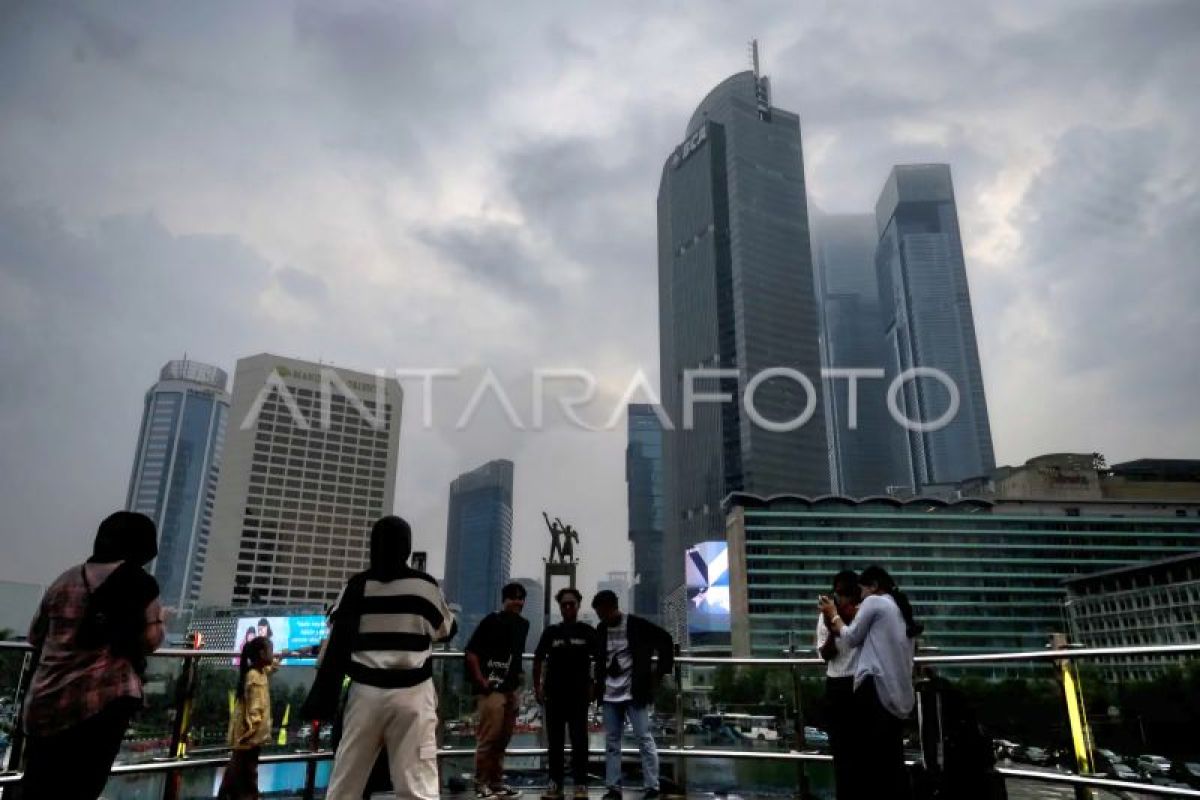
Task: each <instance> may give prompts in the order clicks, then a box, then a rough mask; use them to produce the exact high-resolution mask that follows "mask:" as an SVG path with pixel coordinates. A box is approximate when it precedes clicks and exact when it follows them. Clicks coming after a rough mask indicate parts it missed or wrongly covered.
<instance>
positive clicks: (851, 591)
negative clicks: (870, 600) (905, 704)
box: [816, 570, 862, 800]
mask: <svg viewBox="0 0 1200 800" xmlns="http://www.w3.org/2000/svg"><path fill="white" fill-rule="evenodd" d="M833 600H834V603H835V604H836V605H837V613H838V616H839V617H840V618H841V619H842V621H843V622H845V623H847V624H849V623H851V622H853V621H854V615H855V613H856V612H857V610H858V604H859V602H860V601H861V600H862V589H861V588H860V587H859V585H858V575H856V574H855V573H854V572H853V571H851V570H844V571H842V572H839V573H838V574H837V575H835V576H834V578H833ZM816 643H817V652H818V653H819V654H820V656H821V658H823V659H824V660H825V708H826V714H827V719H828V723H827V725H826V729H827V730H828V731H829V744H830V746H831V749H832V750H833V774H834V781H835V784H834V785H835V786H836V788H837V800H855V798H857V794H856V793H855V790H854V781H855V779H856V777H857V774H856V773H857V770H856V769H855V766H854V756H855V747H854V739H855V735H854V731H855V728H856V726H855V724H854V671H855V669H856V668H857V666H858V653H859V648H857V647H851V646H850V645H848V644H847V643H846V640H845V639H844V638H842V637H841V636H838V635H837V634H835V633H834V632H833V631H832V630H831V629H830V627H829V621H828V620H827V619H826V618H825V615H824V614H820V615H818V616H817V638H816Z"/></svg>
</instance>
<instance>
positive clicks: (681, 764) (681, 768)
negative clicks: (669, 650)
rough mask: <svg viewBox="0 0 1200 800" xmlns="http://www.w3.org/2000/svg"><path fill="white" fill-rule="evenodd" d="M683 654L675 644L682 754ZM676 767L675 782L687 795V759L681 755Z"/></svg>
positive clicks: (678, 742) (678, 744) (678, 736)
mask: <svg viewBox="0 0 1200 800" xmlns="http://www.w3.org/2000/svg"><path fill="white" fill-rule="evenodd" d="M682 654H683V649H682V648H681V647H680V646H679V643H678V642H676V643H675V668H674V670H673V671H672V676H671V677H672V678H673V679H674V681H675V748H676V749H677V750H679V752H680V753H682V752H683V745H684V742H685V739H684V732H683V728H684V722H683V665H682V664H680V663H679V656H681V655H682ZM676 765H677V766H676V767H675V782H676V783H678V784H679V788H680V789H682V790H683V792H684V794H686V793H687V759H686V758H684V757H683V756H682V755H680V756H679V757H678V758H677V759H676Z"/></svg>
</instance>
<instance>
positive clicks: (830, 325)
mask: <svg viewBox="0 0 1200 800" xmlns="http://www.w3.org/2000/svg"><path fill="white" fill-rule="evenodd" d="M812 220H813V254H814V256H815V259H816V274H817V294H818V298H817V299H818V306H819V308H820V312H821V366H822V367H823V368H826V369H833V370H837V369H841V370H847V369H851V370H862V369H875V370H878V369H882V368H883V366H884V364H885V358H884V352H885V351H884V347H883V316H882V315H881V313H880V310H879V287H878V282H877V279H876V275H875V248H876V244H877V243H878V240H879V236H878V233H877V232H876V228H875V218H874V217H873V216H872V215H870V214H820V213H817V214H814V215H813V217H812ZM886 389H887V385H886V384H885V383H884V382H883V381H882V380H879V379H878V378H876V379H858V380H856V381H855V383H854V392H853V399H854V405H853V415H852V414H851V382H850V380H849V379H848V378H845V377H840V378H839V377H835V376H833V375H829V376H827V377H826V378H825V380H824V399H825V423H826V431H827V436H828V439H829V455H830V476H831V483H832V484H833V485H832V491H833V492H834V493H835V494H844V495H848V496H850V497H866V496H869V495H881V494H887V493H888V490H889V488H890V483H891V481H892V480H893V475H892V469H893V465H894V462H895V454H894V453H893V452H892V443H893V439H892V433H893V431H892V428H893V427H894V426H895V423H893V422H892V419H891V416H890V415H889V414H888V410H887V399H886Z"/></svg>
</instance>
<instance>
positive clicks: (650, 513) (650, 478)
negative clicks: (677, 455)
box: [625, 403, 663, 620]
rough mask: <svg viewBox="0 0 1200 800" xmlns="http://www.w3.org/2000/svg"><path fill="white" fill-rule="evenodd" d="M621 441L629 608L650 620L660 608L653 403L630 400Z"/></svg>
mask: <svg viewBox="0 0 1200 800" xmlns="http://www.w3.org/2000/svg"><path fill="white" fill-rule="evenodd" d="M627 425H628V443H627V444H626V445H625V490H626V497H627V498H628V503H629V541H631V542H632V543H633V571H634V575H635V578H634V580H635V583H634V587H633V609H632V610H633V611H634V612H635V613H637V614H640V615H642V616H645V617H649V618H650V619H653V620H658V619H659V614H660V611H661V608H662V567H663V549H662V548H663V492H662V460H663V453H662V446H663V443H662V436H663V430H662V423H661V422H660V421H659V419H658V416H657V415H655V413H654V406H651V405H647V404H645V403H630V404H629V418H628V422H627Z"/></svg>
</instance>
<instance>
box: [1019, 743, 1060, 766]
mask: <svg viewBox="0 0 1200 800" xmlns="http://www.w3.org/2000/svg"><path fill="white" fill-rule="evenodd" d="M1013 759H1014V760H1016V761H1023V762H1025V763H1026V764H1035V765H1037V766H1039V767H1044V766H1047V765H1049V764H1050V762H1051V760H1052V759H1051V758H1050V754H1049V753H1047V752H1046V751H1045V750H1044V749H1042V748H1040V747H1033V746H1029V747H1025V746H1022V747H1020V748H1018V749H1017V752H1016V753H1015V754H1014V755H1013Z"/></svg>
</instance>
